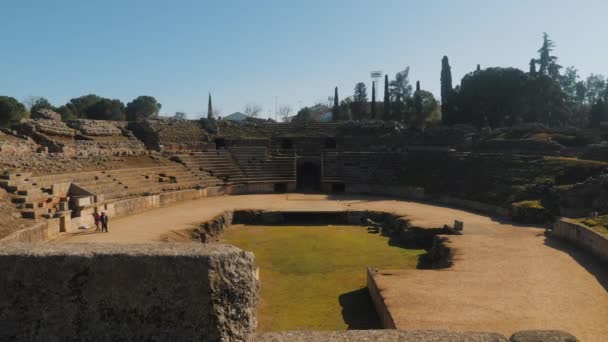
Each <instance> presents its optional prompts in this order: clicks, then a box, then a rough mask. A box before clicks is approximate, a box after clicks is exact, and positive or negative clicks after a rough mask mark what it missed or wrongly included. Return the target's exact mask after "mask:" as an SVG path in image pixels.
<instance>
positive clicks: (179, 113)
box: [173, 112, 188, 120]
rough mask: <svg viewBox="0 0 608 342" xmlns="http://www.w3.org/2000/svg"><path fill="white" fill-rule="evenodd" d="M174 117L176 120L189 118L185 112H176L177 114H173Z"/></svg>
mask: <svg viewBox="0 0 608 342" xmlns="http://www.w3.org/2000/svg"><path fill="white" fill-rule="evenodd" d="M173 118H174V119H175V120H186V119H187V118H188V116H187V115H186V113H184V112H175V115H173Z"/></svg>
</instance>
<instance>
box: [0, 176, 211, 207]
mask: <svg viewBox="0 0 608 342" xmlns="http://www.w3.org/2000/svg"><path fill="white" fill-rule="evenodd" d="M221 183H222V182H221V180H220V179H218V178H216V177H212V176H210V175H208V174H207V173H205V172H200V171H193V170H191V169H189V168H188V167H185V166H184V165H180V164H176V165H172V166H159V167H147V168H131V169H116V170H100V171H88V172H77V173H64V174H55V175H42V176H32V174H31V173H19V174H5V175H3V176H2V179H1V180H0V186H2V187H4V188H6V189H7V190H8V191H10V192H12V193H14V194H15V195H14V197H13V202H14V203H16V204H17V205H18V207H19V208H20V209H21V210H22V215H23V216H24V217H26V218H32V219H36V218H39V217H52V216H53V215H55V214H56V213H57V212H58V211H65V210H68V208H67V202H68V199H69V197H70V187H71V185H76V186H78V187H80V188H81V189H83V190H85V191H87V192H89V193H91V194H94V195H95V196H96V201H97V202H105V201H111V200H116V199H120V198H126V197H132V196H137V195H143V194H150V193H160V192H163V191H175V190H182V189H191V188H197V187H210V186H216V185H218V184H221ZM61 203H65V204H61Z"/></svg>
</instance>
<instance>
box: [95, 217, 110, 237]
mask: <svg viewBox="0 0 608 342" xmlns="http://www.w3.org/2000/svg"><path fill="white" fill-rule="evenodd" d="M93 218H94V219H95V227H96V228H95V231H96V232H98V231H99V224H100V223H101V232H102V233H103V232H106V233H107V232H108V215H106V213H104V212H101V215H99V213H98V212H95V214H93Z"/></svg>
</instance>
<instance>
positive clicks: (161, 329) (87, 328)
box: [0, 244, 259, 341]
mask: <svg viewBox="0 0 608 342" xmlns="http://www.w3.org/2000/svg"><path fill="white" fill-rule="evenodd" d="M258 288H259V283H258V280H257V279H256V278H255V276H254V265H253V255H252V254H251V253H246V252H243V251H241V250H240V249H238V248H236V247H233V246H228V245H201V244H139V245H114V244H3V245H0V340H2V341H32V340H104V341H117V340H121V341H124V340H134V341H150V340H154V341H158V340H176V341H186V340H187V341H190V340H197V341H203V340H204V341H245V340H248V339H249V338H250V335H251V333H252V332H253V331H254V329H255V326H256V315H255V311H256V305H257V302H258Z"/></svg>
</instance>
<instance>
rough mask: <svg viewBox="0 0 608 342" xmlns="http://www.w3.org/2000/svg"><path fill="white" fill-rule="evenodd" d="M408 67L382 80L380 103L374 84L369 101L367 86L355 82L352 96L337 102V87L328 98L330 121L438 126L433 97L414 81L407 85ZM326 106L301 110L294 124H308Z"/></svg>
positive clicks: (422, 126) (439, 115) (437, 105)
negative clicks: (306, 122) (389, 122)
mask: <svg viewBox="0 0 608 342" xmlns="http://www.w3.org/2000/svg"><path fill="white" fill-rule="evenodd" d="M409 73H410V68H409V67H406V68H405V69H404V70H403V71H400V72H398V73H397V74H396V75H395V78H394V79H393V80H390V79H389V76H388V75H385V77H384V100H383V101H381V102H380V101H378V99H377V93H378V90H377V89H376V88H377V87H376V83H375V82H372V89H371V101H370V98H369V97H368V90H367V85H366V84H365V83H364V82H359V83H357V84H356V85H355V88H354V92H353V95H352V96H348V97H346V98H344V99H343V100H341V101H340V98H339V92H338V87H336V88H335V89H334V95H333V96H331V97H330V98H329V101H330V102H333V105H332V106H331V120H332V121H348V120H357V121H360V120H386V121H400V122H403V123H406V124H409V125H410V126H411V127H415V128H424V127H425V126H428V125H430V124H434V123H438V122H439V121H440V119H441V114H440V107H439V103H438V102H437V100H436V99H435V96H434V95H433V94H432V93H431V92H429V91H427V90H423V89H421V88H420V82H419V81H417V82H416V88H414V87H413V86H412V85H411V84H410V80H409ZM329 109H330V107H329V106H325V105H323V104H321V103H318V104H317V105H315V106H313V107H304V108H302V109H301V110H300V111H299V112H298V115H297V116H296V117H295V118H294V120H295V121H309V120H313V118H314V117H315V116H316V115H318V114H323V111H326V110H329Z"/></svg>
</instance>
